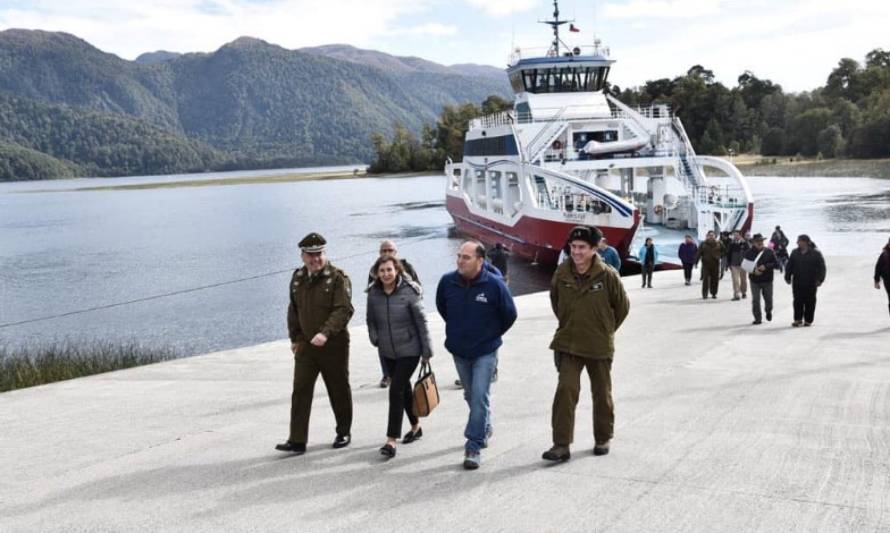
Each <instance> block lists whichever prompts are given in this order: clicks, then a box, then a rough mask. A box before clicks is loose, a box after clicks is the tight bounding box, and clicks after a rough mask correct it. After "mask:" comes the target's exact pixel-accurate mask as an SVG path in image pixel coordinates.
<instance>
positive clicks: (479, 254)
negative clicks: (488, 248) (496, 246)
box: [461, 240, 485, 259]
mask: <svg viewBox="0 0 890 533" xmlns="http://www.w3.org/2000/svg"><path fill="white" fill-rule="evenodd" d="M464 244H473V245H475V246H476V259H485V245H484V244H482V243H481V242H479V241H477V240H470V241H466V242H464ZM461 246H463V245H461Z"/></svg>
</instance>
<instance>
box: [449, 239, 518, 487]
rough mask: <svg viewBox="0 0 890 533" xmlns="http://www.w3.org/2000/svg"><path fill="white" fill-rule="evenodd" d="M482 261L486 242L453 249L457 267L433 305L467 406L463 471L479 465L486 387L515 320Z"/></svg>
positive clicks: (487, 427)
mask: <svg viewBox="0 0 890 533" xmlns="http://www.w3.org/2000/svg"><path fill="white" fill-rule="evenodd" d="M485 263H486V261H485V247H484V246H482V244H481V243H479V242H475V241H468V242H465V243H464V244H463V245H461V247H460V250H459V251H458V254H457V270H455V271H454V272H450V273H448V274H445V275H444V276H442V279H441V280H439V286H438V288H437V290H436V308H437V309H438V311H439V314H440V315H441V316H442V319H443V320H444V321H445V348H446V349H447V350H448V351H449V352H450V353H451V354H452V356H453V357H454V366H455V367H456V368H457V373H458V375H459V376H460V380H461V383H462V384H463V387H464V399H465V400H466V402H467V405H468V406H469V407H470V416H469V419H468V420H467V425H466V428H465V430H464V437H465V438H466V439H467V440H466V443H465V445H464V462H463V466H464V468H466V469H467V470H475V469H477V468H479V466H480V465H481V463H482V455H481V451H482V449H483V448H485V447H487V446H488V440H489V438H490V437H491V435H492V431H493V429H492V418H491V393H490V391H491V380H492V376H493V374H494V372H495V368H496V367H497V350H498V348H499V347H500V346H501V344H502V341H501V337H502V336H503V335H504V334H505V333H506V332H507V330H509V329H510V327H511V326H512V325H513V322H515V321H516V306H515V304H514V303H513V296H512V295H511V294H510V290H509V289H508V288H507V286H506V285H505V284H504V280H503V279H502V278H501V277H500V276H499V275H496V274H494V273H493V272H492V271H490V270H489V269H488V268H485ZM494 270H496V269H494Z"/></svg>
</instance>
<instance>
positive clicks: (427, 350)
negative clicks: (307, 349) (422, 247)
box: [366, 256, 433, 458]
mask: <svg viewBox="0 0 890 533" xmlns="http://www.w3.org/2000/svg"><path fill="white" fill-rule="evenodd" d="M375 266H376V267H377V268H376V269H375V271H376V273H377V275H376V279H375V280H374V283H373V284H371V287H370V289H369V290H368V305H367V308H366V309H367V312H366V321H367V324H368V337H369V338H370V341H371V344H372V345H373V346H375V347H376V348H377V353H378V354H379V355H380V358H381V360H382V361H383V362H384V364H385V365H386V368H387V374H388V375H389V376H391V378H392V383H391V384H390V386H389V422H388V424H387V428H386V444H384V445H383V446H382V447H381V448H380V453H381V454H382V455H384V456H386V457H390V458H391V457H395V455H396V441H397V440H398V439H399V437H400V436H401V434H402V419H403V418H404V417H405V415H407V416H408V421H409V422H410V423H411V430H410V431H408V433H406V434H405V436H404V437H402V444H410V443H412V442H414V441H415V440H417V439H419V438H420V437H422V436H423V429H422V428H421V427H420V421H419V419H418V418H417V415H415V414H414V410H413V403H414V402H413V392H412V388H411V375H412V374H413V373H414V371H415V370H417V366H418V365H419V364H420V361H421V359H423V361H424V362H427V361H429V359H430V357H432V355H433V352H432V348H431V345H430V334H429V331H428V329H427V324H426V314H425V313H424V312H423V305H422V304H421V295H422V294H423V289H421V287H420V284H419V283H417V282H415V281H412V280H411V279H410V278H408V277H407V276H405V272H404V270H402V263H401V262H400V261H399V260H398V259H397V258H395V257H392V256H383V257H380V258H378V259H377V261H376V263H375Z"/></svg>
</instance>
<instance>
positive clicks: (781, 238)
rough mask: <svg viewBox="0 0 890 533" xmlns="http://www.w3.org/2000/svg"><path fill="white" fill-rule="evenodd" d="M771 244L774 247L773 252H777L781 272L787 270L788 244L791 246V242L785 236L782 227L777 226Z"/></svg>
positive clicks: (770, 240)
mask: <svg viewBox="0 0 890 533" xmlns="http://www.w3.org/2000/svg"><path fill="white" fill-rule="evenodd" d="M769 242H770V244H771V245H772V246H773V251H774V252H776V259H777V260H778V262H779V263H778V269H779V272H782V271H784V270H785V263H787V262H788V244H790V241H789V240H788V237H786V236H785V232H784V231H782V227H781V226H776V230H775V231H774V232H773V234H772V236H771V237H770V239H769Z"/></svg>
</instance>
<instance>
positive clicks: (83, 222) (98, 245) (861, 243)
mask: <svg viewBox="0 0 890 533" xmlns="http://www.w3.org/2000/svg"><path fill="white" fill-rule="evenodd" d="M304 170H305V169H304ZM325 170H330V169H325ZM277 172H281V173H286V172H290V171H288V170H283V171H277ZM271 173H272V172H269V171H258V172H254V173H245V172H239V173H226V174H202V175H201V176H200V178H201V179H216V178H219V177H231V176H239V175H242V176H243V175H248V176H249V175H257V176H259V175H269V174H271ZM182 178H183V176H165V177H142V178H117V179H114V180H104V179H103V180H96V179H93V180H83V179H80V180H63V181H53V182H40V183H33V182H32V183H9V184H0V343H6V344H8V345H21V344H29V343H33V342H43V341H52V340H62V339H69V340H89V339H103V340H122V341H132V340H136V341H139V342H142V343H144V344H146V345H164V346H172V347H174V348H176V349H177V350H179V351H180V352H181V353H183V354H192V353H203V352H208V351H212V350H219V349H227V348H234V347H238V346H246V345H252V344H257V343H261V342H265V341H270V340H275V339H281V338H284V337H286V336H287V329H286V324H285V311H286V306H287V290H288V282H289V280H290V272H289V271H290V270H292V269H293V268H294V267H295V266H296V265H297V263H298V262H299V252H298V249H297V245H296V243H297V242H298V241H299V240H300V239H301V238H302V237H303V236H304V235H305V234H306V233H308V232H310V231H318V232H320V233H322V234H323V235H324V236H325V237H326V238H327V239H328V242H329V257H330V258H331V259H332V261H333V263H334V264H336V265H337V266H339V267H341V268H343V269H344V270H345V271H346V272H347V273H348V274H349V275H350V277H351V278H352V279H353V285H354V288H355V289H356V290H355V291H354V294H355V296H354V304H355V307H356V315H355V318H353V322H352V323H353V324H361V323H363V318H364V293H363V292H362V290H361V289H362V285H363V283H364V280H365V279H366V277H367V272H368V268H369V265H370V264H371V263H372V262H373V260H374V258H375V257H376V253H377V245H378V242H379V241H380V240H381V239H383V238H393V239H395V240H396V242H397V243H398V245H399V249H400V255H401V256H402V257H406V258H408V259H409V260H410V261H411V262H412V263H413V264H414V265H415V267H416V268H417V270H418V272H419V273H420V277H421V280H422V281H423V283H424V285H425V286H426V287H428V288H430V290H433V288H434V287H435V284H436V282H437V281H438V278H439V277H440V276H441V275H442V274H443V273H444V272H446V271H448V270H452V269H453V268H454V255H455V252H456V250H457V247H458V245H459V243H460V239H459V237H458V236H457V235H455V234H454V233H453V230H452V224H451V218H450V217H449V216H448V214H447V212H446V211H445V207H444V190H443V188H444V183H443V178H441V177H439V176H426V177H416V178H369V179H359V180H329V181H308V182H293V183H276V184H251V185H231V186H208V187H192V188H168V189H148V190H132V191H76V192H72V191H70V189H72V188H78V187H84V186H95V185H108V184H115V185H116V184H125V183H151V182H162V181H176V180H177V179H182ZM188 179H195V176H188ZM750 183H751V186H752V190H753V192H754V195H755V199H756V212H755V213H756V214H755V224H754V231H755V232H758V231H759V232H762V233H764V234H766V235H769V234H770V233H771V232H772V228H773V227H774V226H775V225H776V224H781V225H782V227H783V228H784V229H785V231H786V233H787V234H788V236H789V237H790V238H792V239H793V238H794V237H795V236H796V235H797V234H798V233H803V232H806V233H809V234H810V235H811V236H812V237H813V239H814V240H815V241H816V242H817V243H818V244H819V246H820V247H821V248H822V250H823V251H824V253H825V254H826V255H829V256H830V255H866V256H873V255H875V256H876V255H877V253H878V252H879V250H880V248H881V247H882V246H883V244H884V243H886V241H887V237H888V236H890V181H882V180H872V179H863V178H843V179H839V178H832V179H828V178H824V179H823V178H806V179H804V178H750ZM29 191H32V192H29ZM33 191H38V192H33ZM864 275H865V274H864ZM549 276H550V274H549V272H546V271H544V270H543V269H541V268H539V267H536V266H532V265H529V264H527V262H523V261H514V262H513V263H511V278H512V283H513V285H512V287H513V290H514V292H515V293H517V294H523V293H527V292H533V291H537V290H544V289H546V287H547V284H548V280H549ZM244 278H252V279H247V280H245V281H240V282H235V283H228V284H224V285H220V286H216V287H212V288H207V289H201V290H195V291H192V292H185V293H181V294H177V295H173V296H163V297H159V298H154V299H152V298H153V297H155V296H160V295H164V294H168V293H174V292H177V291H189V290H190V289H193V288H197V287H204V286H208V285H214V284H219V283H225V282H230V281H234V280H241V279H244ZM133 300H142V301H139V302H136V303H132V304H128V305H123V306H118V307H112V308H108V309H102V310H97V311H92V312H87V313H79V314H72V315H70V316H64V317H60V318H55V319H52V320H46V321H40V322H33V323H28V324H22V325H15V326H7V324H10V323H14V322H20V321H26V320H31V319H35V318H40V317H46V316H53V315H60V314H65V313H69V312H72V311H77V310H82V309H88V308H94V307H101V306H105V305H109V304H115V303H119V302H128V301H133ZM427 300H428V301H427V306H428V308H429V307H430V306H431V305H432V301H431V300H432V298H427Z"/></svg>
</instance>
